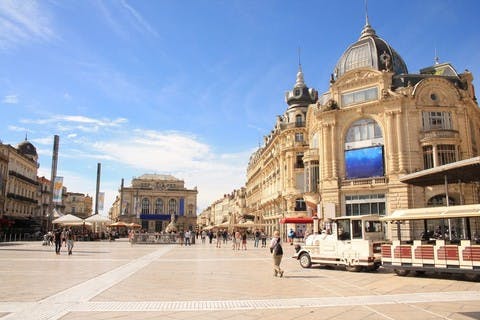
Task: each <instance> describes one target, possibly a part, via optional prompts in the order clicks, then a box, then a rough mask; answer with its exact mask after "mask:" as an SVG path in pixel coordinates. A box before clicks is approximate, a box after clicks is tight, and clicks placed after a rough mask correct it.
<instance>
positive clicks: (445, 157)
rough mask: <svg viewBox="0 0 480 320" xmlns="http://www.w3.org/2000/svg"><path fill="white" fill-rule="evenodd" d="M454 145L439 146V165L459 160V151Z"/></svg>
mask: <svg viewBox="0 0 480 320" xmlns="http://www.w3.org/2000/svg"><path fill="white" fill-rule="evenodd" d="M456 151H457V150H456V148H455V146H454V145H449V144H439V145H438V146H437V155H438V165H439V166H441V165H444V164H448V163H452V162H455V161H457V156H456V155H457V152H456Z"/></svg>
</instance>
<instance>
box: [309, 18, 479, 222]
mask: <svg viewBox="0 0 480 320" xmlns="http://www.w3.org/2000/svg"><path fill="white" fill-rule="evenodd" d="M472 81H473V76H472V74H471V73H470V72H468V71H465V72H464V73H457V72H456V70H455V68H454V67H453V66H452V65H451V64H450V63H439V62H438V60H437V61H435V63H434V64H433V65H432V66H429V67H426V68H424V69H422V70H420V71H419V73H409V72H408V69H407V65H406V64H405V62H404V60H403V59H402V57H401V56H400V55H399V54H398V53H397V52H396V51H395V50H394V49H393V47H392V46H391V45H390V44H389V43H388V42H387V41H385V40H383V39H381V38H380V37H379V36H377V33H376V32H375V30H374V29H373V28H372V27H371V26H370V24H369V22H368V19H367V22H366V25H365V26H364V28H363V30H362V31H361V34H360V37H359V39H358V40H357V41H356V42H355V43H353V44H352V45H350V46H349V47H348V48H347V50H346V51H345V52H344V53H343V55H342V56H341V57H340V59H339V60H338V62H337V64H336V66H335V68H334V69H333V72H332V76H331V79H330V87H329V90H328V91H327V92H325V93H324V94H322V95H321V96H320V97H319V99H318V102H317V103H316V104H312V105H310V107H309V108H308V113H307V118H306V121H307V122H306V123H307V132H308V136H307V141H308V144H309V147H308V148H307V150H306V151H305V155H304V157H303V162H304V164H305V177H306V180H305V181H306V183H305V187H306V193H305V195H304V197H305V200H306V202H307V204H311V210H312V212H317V211H318V215H319V217H321V218H329V217H334V216H341V215H361V214H370V213H377V214H381V215H388V214H390V213H391V212H393V211H394V210H395V209H397V208H414V207H425V206H431V205H442V204H445V203H447V201H448V202H449V204H450V205H452V204H471V203H478V202H479V193H478V188H477V187H476V186H475V185H473V184H472V183H457V184H453V185H450V186H449V192H448V193H447V192H446V191H445V187H444V186H443V185H432V186H429V187H428V188H423V187H417V186H413V185H408V184H406V183H403V182H402V181H401V179H402V177H404V176H405V175H407V174H410V173H414V172H417V171H421V170H424V169H429V168H434V167H438V166H441V165H445V164H448V163H452V162H456V161H459V160H463V159H469V158H472V157H476V156H478V155H479V151H480V132H479V129H478V128H480V110H479V107H478V104H477V100H476V97H475V94H474V88H473V84H472Z"/></svg>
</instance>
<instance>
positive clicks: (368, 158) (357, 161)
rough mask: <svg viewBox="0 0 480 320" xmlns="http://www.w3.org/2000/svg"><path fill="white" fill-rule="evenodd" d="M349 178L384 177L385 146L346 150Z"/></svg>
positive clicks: (346, 165) (346, 167) (346, 166)
mask: <svg viewBox="0 0 480 320" xmlns="http://www.w3.org/2000/svg"><path fill="white" fill-rule="evenodd" d="M345 169H346V172H347V179H358V178H370V177H383V175H384V166H383V146H380V147H369V148H362V149H354V150H346V151H345Z"/></svg>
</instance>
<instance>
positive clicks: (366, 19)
mask: <svg viewBox="0 0 480 320" xmlns="http://www.w3.org/2000/svg"><path fill="white" fill-rule="evenodd" d="M369 25H370V23H369V21H368V0H365V26H369Z"/></svg>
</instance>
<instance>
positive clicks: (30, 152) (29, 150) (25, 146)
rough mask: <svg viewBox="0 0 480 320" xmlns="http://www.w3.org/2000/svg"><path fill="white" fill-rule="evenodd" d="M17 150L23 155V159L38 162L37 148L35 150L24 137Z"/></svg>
mask: <svg viewBox="0 0 480 320" xmlns="http://www.w3.org/2000/svg"><path fill="white" fill-rule="evenodd" d="M17 150H18V152H19V153H21V154H23V155H24V156H25V157H27V158H29V159H31V160H32V161H35V162H37V161H38V154H37V148H35V146H34V145H33V144H32V143H31V142H30V141H28V140H27V138H26V137H25V140H24V141H22V142H20V143H19V144H18V145H17Z"/></svg>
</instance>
